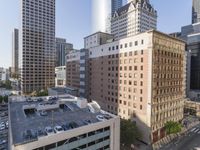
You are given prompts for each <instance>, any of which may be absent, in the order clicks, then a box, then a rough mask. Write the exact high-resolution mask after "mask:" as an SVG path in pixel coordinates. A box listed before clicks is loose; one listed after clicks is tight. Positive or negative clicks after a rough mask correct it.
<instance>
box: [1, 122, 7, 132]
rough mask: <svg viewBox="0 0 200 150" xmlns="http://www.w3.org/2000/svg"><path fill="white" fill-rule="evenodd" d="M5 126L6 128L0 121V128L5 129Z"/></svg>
mask: <svg viewBox="0 0 200 150" xmlns="http://www.w3.org/2000/svg"><path fill="white" fill-rule="evenodd" d="M5 128H6V125H5V123H4V122H1V124H0V130H5Z"/></svg>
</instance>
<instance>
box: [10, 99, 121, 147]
mask: <svg viewBox="0 0 200 150" xmlns="http://www.w3.org/2000/svg"><path fill="white" fill-rule="evenodd" d="M38 98H39V99H40V100H43V102H41V101H40V102H38V101H37V99H38ZM38 98H37V99H36V100H35V101H34V102H32V103H31V105H30V104H29V103H30V102H26V100H25V99H24V100H23V99H20V97H18V98H14V97H12V98H11V102H10V103H9V108H10V109H9V111H10V112H9V118H10V120H9V143H10V145H9V149H10V150H49V149H52V150H75V149H82V150H84V149H85V150H102V149H103V150H108V149H109V150H120V137H119V136H120V118H119V117H118V116H115V115H112V114H110V113H108V112H105V111H103V110H101V108H100V107H99V105H98V104H97V103H96V102H90V103H87V100H86V99H82V98H79V97H74V96H71V95H65V96H56V97H53V98H55V99H54V103H53V104H49V102H48V100H46V98H44V97H38ZM17 99H20V100H21V101H18V100H17ZM47 99H48V97H47ZM32 109H34V110H35V111H34V113H30V112H32ZM52 109H53V110H54V111H52ZM88 109H89V111H88ZM15 110H18V111H17V113H16V112H15ZM44 114H45V115H44ZM33 118H34V121H33ZM58 128H59V130H56V129H58Z"/></svg>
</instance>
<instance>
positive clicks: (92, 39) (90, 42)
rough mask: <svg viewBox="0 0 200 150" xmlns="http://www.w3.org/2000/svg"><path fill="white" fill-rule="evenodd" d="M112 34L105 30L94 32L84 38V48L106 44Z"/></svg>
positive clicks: (111, 37)
mask: <svg viewBox="0 0 200 150" xmlns="http://www.w3.org/2000/svg"><path fill="white" fill-rule="evenodd" d="M113 39H114V36H113V35H112V34H109V33H105V32H96V33H94V34H92V35H89V36H87V37H85V38H84V48H85V49H88V48H91V47H95V46H99V45H102V44H106V43H107V42H108V41H110V40H111V41H112V40H113Z"/></svg>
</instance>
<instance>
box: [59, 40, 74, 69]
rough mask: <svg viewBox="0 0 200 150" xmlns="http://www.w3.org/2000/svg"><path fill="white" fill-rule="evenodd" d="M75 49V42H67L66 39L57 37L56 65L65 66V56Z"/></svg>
mask: <svg viewBox="0 0 200 150" xmlns="http://www.w3.org/2000/svg"><path fill="white" fill-rule="evenodd" d="M71 50H73V44H70V43H67V42H66V39H63V38H56V66H57V67H58V66H65V65H66V64H65V63H66V59H65V56H66V54H67V53H69V51H71Z"/></svg>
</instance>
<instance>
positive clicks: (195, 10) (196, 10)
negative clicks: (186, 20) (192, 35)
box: [192, 0, 200, 23]
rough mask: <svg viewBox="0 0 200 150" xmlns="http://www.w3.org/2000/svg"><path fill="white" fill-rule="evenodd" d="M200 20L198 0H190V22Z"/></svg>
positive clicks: (199, 2)
mask: <svg viewBox="0 0 200 150" xmlns="http://www.w3.org/2000/svg"><path fill="white" fill-rule="evenodd" d="M197 22H200V0H193V1H192V23H197Z"/></svg>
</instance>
